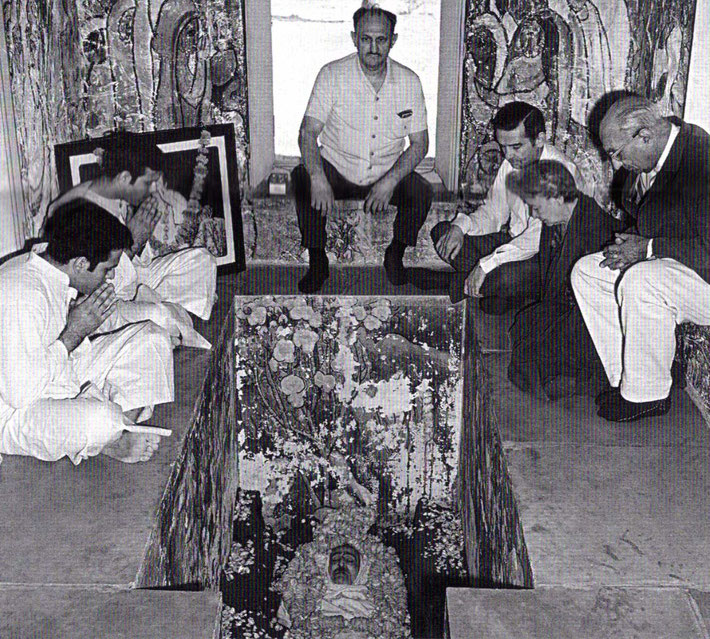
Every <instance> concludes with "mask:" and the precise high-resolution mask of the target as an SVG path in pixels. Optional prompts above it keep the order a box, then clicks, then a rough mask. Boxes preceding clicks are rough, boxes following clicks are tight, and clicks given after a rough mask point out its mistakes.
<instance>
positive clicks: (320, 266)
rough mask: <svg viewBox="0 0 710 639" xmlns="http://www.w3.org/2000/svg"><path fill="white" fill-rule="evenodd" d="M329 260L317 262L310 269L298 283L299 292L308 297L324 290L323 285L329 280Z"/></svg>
mask: <svg viewBox="0 0 710 639" xmlns="http://www.w3.org/2000/svg"><path fill="white" fill-rule="evenodd" d="M328 276H329V272H328V260H327V259H326V260H325V262H317V263H314V264H311V265H310V266H309V267H308V272H307V273H306V274H305V276H304V277H303V278H302V279H301V281H300V282H299V283H298V290H299V291H301V293H305V294H306V295H312V294H313V293H317V292H318V291H320V290H321V288H323V284H325V281H326V280H327V279H328Z"/></svg>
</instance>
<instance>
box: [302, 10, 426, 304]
mask: <svg viewBox="0 0 710 639" xmlns="http://www.w3.org/2000/svg"><path fill="white" fill-rule="evenodd" d="M396 22H397V17H396V16H395V15H394V14H393V13H390V12H389V11H385V10H383V9H380V8H371V7H368V6H363V7H362V8H360V9H358V10H357V11H356V12H355V14H354V16H353V24H354V29H355V31H354V32H353V33H352V38H353V42H354V43H355V47H356V48H357V53H355V54H352V55H349V56H347V57H345V58H342V59H340V60H335V61H334V62H330V63H329V64H326V65H325V66H324V67H323V68H322V69H321V70H320V72H319V74H318V77H317V78H316V82H315V86H314V87H313V91H312V93H311V97H310V100H309V102H308V106H307V108H306V113H305V115H304V117H303V122H302V123H301V128H300V131H299V146H300V148H301V158H302V162H303V163H302V164H300V165H299V166H297V167H296V168H295V169H294V170H293V172H292V174H291V179H292V185H293V190H294V196H295V199H296V210H297V213H298V225H299V228H300V230H301V238H302V240H301V241H302V244H303V246H304V247H305V248H307V249H308V261H309V267H308V272H307V273H306V275H305V277H304V278H303V279H302V280H301V281H300V282H299V284H298V288H299V290H300V291H301V292H302V293H306V294H309V293H316V292H317V291H319V290H320V289H321V287H322V286H323V284H324V283H325V281H326V279H328V257H327V255H326V252H325V245H326V217H327V216H328V215H330V214H331V213H332V212H333V210H334V207H335V201H336V200H339V199H348V198H364V200H365V204H364V210H365V212H366V213H371V214H378V213H383V212H384V211H386V209H387V206H388V204H390V203H392V204H395V205H396V206H397V217H396V218H395V222H394V230H393V239H392V242H391V243H390V245H389V246H388V247H387V249H386V251H385V258H384V267H385V272H386V274H387V278H388V280H389V281H390V282H391V283H392V284H394V285H395V286H400V285H402V284H405V283H406V272H405V269H404V267H403V265H402V258H403V255H404V251H405V249H406V247H407V246H414V245H415V244H416V242H417V235H418V233H419V229H420V228H421V227H422V225H423V224H424V220H425V219H426V216H427V213H428V212H429V208H430V206H431V202H432V200H433V189H432V187H431V185H430V184H429V183H428V182H427V181H426V180H425V179H424V178H423V177H421V176H420V175H419V174H417V173H415V172H414V169H415V168H416V167H417V165H418V164H419V163H420V162H421V161H422V160H423V159H424V157H425V156H426V153H427V150H428V147H429V135H428V132H427V123H426V107H425V105H424V94H423V92H422V87H421V82H420V81H419V78H418V77H417V75H416V74H415V73H414V72H413V71H411V70H410V69H408V68H407V67H405V66H403V65H401V64H399V63H398V62H395V61H394V60H391V59H390V58H389V57H388V56H389V52H390V49H391V48H392V46H393V45H394V43H395V42H396V40H397V35H396V34H395V33H394V29H395V24H396ZM407 139H408V140H409V146H408V147H407V148H406V149H405V148H404V147H405V141H406V140H407ZM319 144H320V146H319Z"/></svg>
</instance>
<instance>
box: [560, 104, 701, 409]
mask: <svg viewBox="0 0 710 639" xmlns="http://www.w3.org/2000/svg"><path fill="white" fill-rule="evenodd" d="M600 132H601V141H602V145H603V146H604V149H605V151H606V153H607V154H608V155H609V157H610V159H611V161H612V162H613V164H614V167H615V168H620V167H623V168H624V169H626V171H627V172H628V175H627V177H626V180H625V183H624V186H623V191H622V196H621V199H622V202H621V204H622V206H623V208H624V209H625V211H626V212H627V213H628V214H629V215H630V216H632V217H633V218H635V220H636V224H635V228H633V230H632V232H630V233H618V234H617V237H616V242H615V244H613V245H611V246H610V247H608V248H607V249H605V250H604V251H602V252H601V253H594V254H592V255H588V256H586V257H584V258H582V259H581V260H580V261H579V262H577V264H576V265H575V268H574V270H573V271H572V287H573V289H574V292H575V295H576V297H577V301H578V303H579V307H580V309H581V311H582V315H583V316H584V321H585V323H586V325H587V328H588V329H589V333H590V334H591V336H592V339H593V340H594V345H595V347H596V349H597V352H598V354H599V357H600V358H601V361H602V363H603V364H604V368H605V371H606V374H607V377H608V379H609V384H610V388H609V389H608V390H606V391H605V392H603V393H601V395H600V396H599V397H598V398H597V403H598V404H599V415H600V416H602V417H604V418H605V419H607V420H610V421H616V422H629V421H634V420H636V419H640V418H642V417H644V416H650V415H662V414H665V413H666V412H668V410H669V409H670V390H671V385H672V378H671V365H672V363H673V358H674V355H675V346H676V340H675V328H676V325H677V324H680V323H681V322H693V323H696V324H701V325H707V324H710V238H709V237H708V233H710V136H709V135H708V133H707V132H706V131H704V130H702V129H701V128H699V127H697V126H694V125H692V124H688V123H687V122H682V121H680V120H678V119H675V118H665V117H662V116H660V115H659V114H658V113H657V111H656V109H655V107H654V105H653V103H651V102H650V101H649V100H647V99H645V98H642V97H639V96H634V95H627V96H624V97H621V98H620V99H618V100H617V101H616V102H614V103H613V104H612V105H611V107H610V108H609V110H608V111H607V113H606V115H605V116H604V118H603V120H602V122H601V131H600Z"/></svg>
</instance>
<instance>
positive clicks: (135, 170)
mask: <svg viewBox="0 0 710 639" xmlns="http://www.w3.org/2000/svg"><path fill="white" fill-rule="evenodd" d="M97 146H98V147H99V148H101V149H103V154H102V157H101V173H102V174H103V175H105V176H106V177H109V178H114V177H116V176H117V175H118V174H119V173H122V172H123V171H128V172H129V173H130V174H131V177H132V178H133V180H135V179H136V178H137V177H140V176H141V175H143V173H144V172H145V169H153V170H154V171H163V168H164V163H165V161H164V156H163V152H162V151H161V150H160V149H159V148H158V147H157V146H156V145H155V144H153V143H150V142H148V141H147V140H146V139H145V137H144V136H141V135H139V134H137V133H132V132H129V131H117V132H115V133H110V134H108V135H106V136H104V137H103V138H101V139H100V140H97Z"/></svg>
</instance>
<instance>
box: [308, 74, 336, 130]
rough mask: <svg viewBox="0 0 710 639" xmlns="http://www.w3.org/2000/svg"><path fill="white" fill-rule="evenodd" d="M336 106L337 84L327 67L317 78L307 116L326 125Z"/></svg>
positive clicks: (309, 101) (309, 100)
mask: <svg viewBox="0 0 710 639" xmlns="http://www.w3.org/2000/svg"><path fill="white" fill-rule="evenodd" d="M334 104H335V84H334V82H333V77H332V72H331V70H330V68H329V67H328V66H327V65H326V66H324V67H323V68H322V69H321V70H320V71H319V72H318V75H317V76H316V81H315V83H314V85H313V90H312V91H311V97H310V98H309V99H308V105H307V106H306V113H305V115H307V116H309V117H311V118H314V119H316V120H318V121H319V122H322V123H323V124H325V123H326V122H327V120H328V116H329V115H330V112H331V110H332V109H333V105H334Z"/></svg>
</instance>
